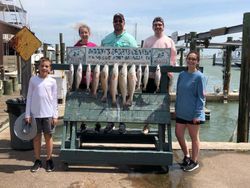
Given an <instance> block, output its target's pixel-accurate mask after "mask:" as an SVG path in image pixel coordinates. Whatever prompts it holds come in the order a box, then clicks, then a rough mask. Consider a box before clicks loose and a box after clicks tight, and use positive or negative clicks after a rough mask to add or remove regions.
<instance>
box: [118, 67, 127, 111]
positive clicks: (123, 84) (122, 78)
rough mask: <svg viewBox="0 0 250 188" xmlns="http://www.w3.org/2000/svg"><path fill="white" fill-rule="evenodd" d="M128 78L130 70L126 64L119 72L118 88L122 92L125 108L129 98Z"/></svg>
mask: <svg viewBox="0 0 250 188" xmlns="http://www.w3.org/2000/svg"><path fill="white" fill-rule="evenodd" d="M127 76H128V70H127V64H126V63H124V64H123V65H122V68H121V70H120V72H119V77H118V82H119V84H118V86H119V90H120V92H121V95H122V104H123V106H125V105H126V97H127V93H128V89H127V88H128V86H127V82H128V81H127V79H128V78H127Z"/></svg>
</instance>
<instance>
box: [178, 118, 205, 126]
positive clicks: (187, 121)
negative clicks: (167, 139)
mask: <svg viewBox="0 0 250 188" xmlns="http://www.w3.org/2000/svg"><path fill="white" fill-rule="evenodd" d="M175 121H176V123H180V124H194V122H193V120H192V121H189V120H185V119H181V118H178V117H176V118H175ZM204 123H205V121H200V123H196V125H199V124H204Z"/></svg>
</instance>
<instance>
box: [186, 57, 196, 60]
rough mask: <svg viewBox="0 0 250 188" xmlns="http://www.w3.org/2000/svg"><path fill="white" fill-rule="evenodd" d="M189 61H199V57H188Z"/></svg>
mask: <svg viewBox="0 0 250 188" xmlns="http://www.w3.org/2000/svg"><path fill="white" fill-rule="evenodd" d="M187 59H188V60H189V61H197V59H196V58H191V57H189V58H187Z"/></svg>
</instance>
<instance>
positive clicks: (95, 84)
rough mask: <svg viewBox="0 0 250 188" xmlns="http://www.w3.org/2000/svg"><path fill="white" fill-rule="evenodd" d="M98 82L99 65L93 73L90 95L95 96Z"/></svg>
mask: <svg viewBox="0 0 250 188" xmlns="http://www.w3.org/2000/svg"><path fill="white" fill-rule="evenodd" d="M99 80H100V65H98V64H97V65H96V66H95V69H94V73H93V81H92V88H91V89H92V94H93V95H94V96H96V93H97V89H98V86H99Z"/></svg>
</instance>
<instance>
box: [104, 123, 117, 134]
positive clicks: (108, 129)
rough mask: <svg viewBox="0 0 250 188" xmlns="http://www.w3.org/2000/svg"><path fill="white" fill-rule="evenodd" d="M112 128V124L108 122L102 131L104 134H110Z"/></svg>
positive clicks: (113, 126)
mask: <svg viewBox="0 0 250 188" xmlns="http://www.w3.org/2000/svg"><path fill="white" fill-rule="evenodd" d="M114 128H115V125H114V123H112V122H109V123H108V125H107V126H106V127H105V129H104V133H111V132H112V131H113V129H114Z"/></svg>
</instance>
